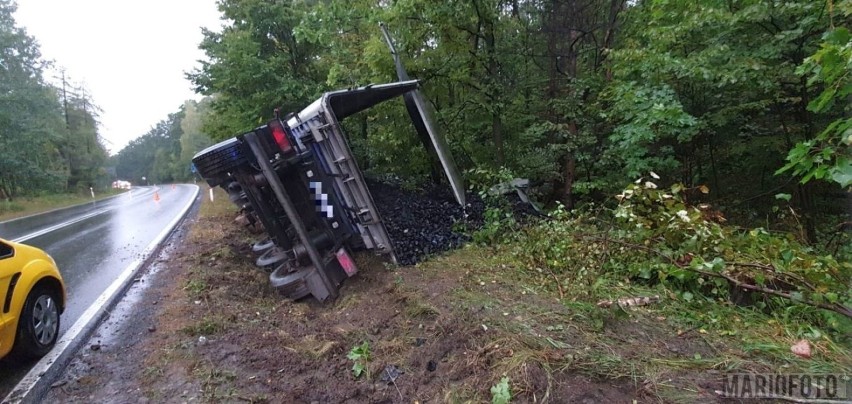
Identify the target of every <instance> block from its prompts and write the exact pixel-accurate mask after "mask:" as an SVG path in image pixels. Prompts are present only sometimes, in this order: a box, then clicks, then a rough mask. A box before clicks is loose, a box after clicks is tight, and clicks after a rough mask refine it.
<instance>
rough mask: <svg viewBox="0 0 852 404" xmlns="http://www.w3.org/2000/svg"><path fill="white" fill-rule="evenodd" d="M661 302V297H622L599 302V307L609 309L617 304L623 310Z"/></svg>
mask: <svg viewBox="0 0 852 404" xmlns="http://www.w3.org/2000/svg"><path fill="white" fill-rule="evenodd" d="M659 301H660V295H654V296H639V297H622V298H620V299H617V300H601V301H599V302H598V307H602V308H608V307H612V305H613V304H617V305H618V306H619V307H621V308H627V307H639V306H647V305H649V304H651V303H656V302H659Z"/></svg>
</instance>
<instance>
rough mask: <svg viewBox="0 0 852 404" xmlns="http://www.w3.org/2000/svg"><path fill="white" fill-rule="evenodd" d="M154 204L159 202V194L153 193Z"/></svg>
mask: <svg viewBox="0 0 852 404" xmlns="http://www.w3.org/2000/svg"><path fill="white" fill-rule="evenodd" d="M154 202H160V193H159V192H157V191H154Z"/></svg>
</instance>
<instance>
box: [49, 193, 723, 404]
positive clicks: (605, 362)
mask: <svg viewBox="0 0 852 404" xmlns="http://www.w3.org/2000/svg"><path fill="white" fill-rule="evenodd" d="M205 212H206V211H205V210H204V209H202V215H201V217H200V218H199V219H198V220H196V221H194V222H190V223H189V224H188V226H190V227H191V229H190V230H189V233H188V235H187V236H186V237H183V236H180V237H178V239H177V240H173V244H174V246H173V248H170V249H167V251H166V252H165V254H164V255H163V256H161V257H160V259H159V260H158V262H157V263H156V264H155V265H154V266H153V269H152V270H151V273H149V274H147V275H145V276H144V277H143V278H141V279H140V281H139V282H138V285H137V286H136V287H134V288H133V290H132V291H131V293H130V297H129V298H128V299H125V300H126V301H125V302H123V303H122V304H121V305H120V307H119V308H117V310H116V311H115V312H114V313H112V315H111V317H110V319H109V320H108V321H107V322H106V323H105V324H104V325H103V326H102V327H101V328H100V329H99V331H98V332H97V333H96V335H95V336H94V337H92V340H91V341H90V343H89V344H88V345H87V346H86V348H85V349H83V350H82V351H81V352H79V353H78V354H77V356H76V357H75V358H74V360H73V361H72V363H71V365H70V366H69V368H68V369H67V371H66V372H65V373H64V374H63V375H62V376H61V378H60V379H59V380H57V381H56V383H54V385H53V387H52V389H51V391H50V392H49V395H48V396H47V397H46V398H45V402H81V403H82V402H85V403H91V402H123V403H126V402H195V401H202V402H237V401H246V402H274V403H291V402H295V403H341V402H344V403H346V402H348V403H412V402H420V403H427V402H429V403H431V402H491V400H492V395H494V394H499V388H498V387H496V385H498V384H499V383H500V381H501V379H502V378H503V377H507V378H508V380H509V381H510V383H509V385H508V386H509V391H510V393H511V396H512V398H513V402H555V403H561V402H631V401H633V400H638V401H640V402H642V401H658V400H659V399H660V397H659V396H658V395H656V393H655V392H654V386H653V385H652V384H648V383H644V384H643V383H636V382H634V379H633V378H631V377H630V376H631V375H630V371H629V366H625V363H627V362H629V359H630V358H631V357H633V358H636V357H640V356H644V355H645V354H646V353H648V354H651V355H654V356H656V357H661V358H671V359H672V360H678V358H692V357H696V356H697V355H704V356H705V357H711V356H713V355H714V353H713V351H712V350H711V348H710V347H708V345H707V344H705V343H704V342H703V340H701V339H697V338H696V339H693V338H691V337H689V338H678V337H676V332H675V331H674V330H672V329H668V328H666V327H664V326H661V325H660V324H659V321H658V320H659V319H657V320H655V319H654V318H653V317H648V318H646V317H639V318H638V319H630V318H628V319H618V318H609V317H606V316H604V317H600V316H597V315H595V314H594V313H592V312H582V311H577V310H572V309H570V308H569V306H566V305H564V304H559V303H557V302H556V299H554V298H553V297H552V296H550V297H548V296H545V295H540V294H537V293H535V292H533V291H532V290H531V289H527V288H526V287H524V286H523V285H520V284H518V283H517V282H515V280H513V279H512V278H511V277H510V276H504V274H501V273H500V272H501V270H500V267H499V266H497V267H487V266H483V265H482V263H483V262H488V261H487V260H488V257H487V256H488V250H487V249H482V248H463V249H462V250H459V251H457V252H455V253H453V254H451V255H449V256H444V257H438V258H436V259H433V260H430V261H429V262H428V263H425V264H423V265H421V266H417V267H406V268H396V269H394V268H390V267H389V266H387V265H386V264H384V263H382V262H379V261H377V260H376V259H373V258H371V257H366V256H362V257H359V259H358V262H359V264H360V268H361V273H360V274H358V275H357V276H356V277H354V278H352V279H349V280H348V281H347V282H346V284H345V285H344V287H343V288H342V290H341V292H340V297H339V298H338V299H337V300H336V301H334V302H331V303H326V304H318V303H316V302H313V301H303V302H295V303H294V302H290V301H287V300H285V299H283V298H282V297H280V296H279V295H277V294H276V293H275V291H273V290H271V289H270V288H269V287H268V286H267V285H268V282H267V281H266V276H267V275H266V274H265V273H264V272H262V271H261V270H258V269H257V268H255V267H254V266H253V265H252V264H251V262H252V261H253V257H252V256H251V252H250V248H249V246H250V243H251V242H253V241H255V240H256V239H258V238H259V236H258V235H254V234H250V233H248V232H247V231H245V230H244V229H241V228H239V227H238V226H236V225H234V224H233V223H232V220H231V219H232V218H233V213H230V212H227V211H223V212H218V213H216V212H212V213H211V212H209V211H207V212H206V213H205ZM143 285H144V287H142V286H143ZM528 290H529V291H530V293H528ZM575 320H576V322H575ZM598 320H599V321H598ZM646 320H647V321H646ZM588 327H592V328H594V330H590V329H589V328H588ZM649 341H650V342H649ZM365 342H366V344H365ZM356 346H361V347H362V348H363V347H366V350H364V349H362V350H361V351H360V352H359V351H354V348H355V347H356ZM714 349H715V348H714ZM365 351H366V352H365ZM644 351H648V352H644ZM356 364H360V365H363V367H364V368H365V369H364V371H363V372H362V373H361V375H360V376H359V377H356V376H355V374H354V373H353V366H354V365H356ZM675 371H677V370H675ZM669 375H672V374H671V373H670V374H669ZM705 376H706V375H705ZM661 377H663V378H665V377H666V373H661ZM680 380H681V381H677V382H671V380H669V383H670V384H672V383H674V384H678V383H686V384H688V385H689V386H691V387H689V388H687V390H690V391H692V392H694V393H696V394H693V393H690V398H691V399H702V398H703V399H712V394H709V393H706V392H705V391H711V390H709V389H710V388H712V385H708V386H707V389H706V390H705V389H703V388H702V387H700V383H697V382H696V383H693V381H694V380H696V379H694V378H690V376H689V375H686V374H683V373H682V374H680ZM711 384H712V383H711ZM696 385H699V386H698V387H696ZM495 389H496V390H495Z"/></svg>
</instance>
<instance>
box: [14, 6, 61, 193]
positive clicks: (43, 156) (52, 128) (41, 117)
mask: <svg viewBox="0 0 852 404" xmlns="http://www.w3.org/2000/svg"><path fill="white" fill-rule="evenodd" d="M15 9H16V6H15V3H13V2H11V1H9V0H0V149H2V150H3V152H2V153H0V198H3V199H11V198H13V197H15V196H16V195H18V194H19V193H21V192H24V191H25V190H27V189H28V190H29V192H37V191H39V190H51V191H60V190H62V189H63V185H64V176H65V175H67V173H65V172H63V164H61V159H60V158H59V147H58V144H59V142H60V141H61V137H60V135H61V134H62V133H63V129H62V121H61V115H60V109H59V104H58V102H57V98H56V94H55V93H54V92H53V90H52V89H51V88H50V87H49V86H48V85H46V84H45V83H44V79H43V77H42V71H43V69H44V65H45V62H43V61H42V60H41V54H40V52H39V48H38V45H37V44H36V42H35V40H34V39H33V38H32V37H30V36H28V35H27V34H26V32H25V31H24V29H23V28H19V27H17V26H16V24H15V20H14V18H13V17H12V14H13V13H14V11H15Z"/></svg>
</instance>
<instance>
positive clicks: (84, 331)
mask: <svg viewBox="0 0 852 404" xmlns="http://www.w3.org/2000/svg"><path fill="white" fill-rule="evenodd" d="M198 192H199V188H198V186H195V192H194V193H193V194H192V197H191V198H190V199H189V202H187V204H186V206H184V208H183V209H182V210H181V211H180V213H179V214H178V215H177V216H175V218H174V219H173V220H172V221H171V223H169V224H168V225H167V226H166V227H165V228H164V229H163V231H162V232H160V234H159V235H157V237H156V238H154V240H153V241H151V243H150V244H148V246H147V247H145V250H143V251H142V258H138V259H136V260H134V261H133V262H131V263H130V265H128V266H127V267H126V268H125V269H124V270H123V271H122V272H121V274H120V275H119V276H118V278H117V279H116V280H115V281H113V282H112V284H111V285H109V287H108V288H107V289H106V290H104V292H103V293H101V295H100V296H98V298H97V299H96V300H95V301H94V303H92V305H91V306H89V308H88V309H86V311H85V312H84V313H83V314H82V315H81V316H80V318H79V319H77V321H76V322H75V323H74V325H72V326H71V328H70V329H68V331H67V332H66V333H65V335H63V336H62V338H61V339H60V340H59V341H57V342H56V346H55V347H53V350H51V351H50V353H48V354H47V355H46V356H45V357H44V358H41V360H40V361H39V362H38V363H36V365H35V366H33V368H32V369H30V371H29V372H28V373H27V375H26V376H24V378H23V379H21V381H20V382H18V384H17V385H16V386H15V388H14V389H13V390H12V391H11V392H9V394H8V395H7V396H6V398H4V399H3V401H2V404H11V403H22V402H35V401H36V400H37V399H39V398H40V397H33V396H31V394H32V393H33V391H34V390H35V388H36V386H37V385H38V384H39V382H40V381H42V380H43V377H44V376H48V372H51V371H53V372H55V371H57V370H58V369H59V368H61V367H64V366H66V365H67V362H68V361H70V360H71V356H72V354H73V352H70V351H68V349H69V348H70V347H72V345H73V346H74V348H75V349H76V348H78V347H79V344H80V343H81V342H82V339H85V338H86V337H88V334H90V333H91V332H92V331H94V328H95V327H94V326H93V324H95V323H97V322H100V320H101V319H102V318H103V316H104V315H106V314H108V311H107V310H108V309H110V308H111V307H112V306H113V305H114V304H115V303H116V302H117V300H118V299H117V297H118V294H119V292H122V291H123V290H124V289H125V287H126V286H127V283H128V281H129V280H130V278H131V277H132V276H133V275H134V274H135V273H136V271H137V270H138V269H139V268H140V267H141V266H142V264H144V263H145V261H146V260H147V259H148V257H149V256H150V254H151V253H153V252H154V251H156V250H157V248H158V246H159V245H160V243H162V242H163V240H165V239H166V237H168V235H169V234H171V232H172V230H174V228H175V226H177V224H178V223H180V221H181V220H182V219H183V218H184V216H186V213H187V212H188V211H189V209H190V208H191V207H192V204H193V203H194V202H195V199H196V198H197V197H198ZM78 337H79V340H78ZM48 379H50V378H48ZM47 387H48V386H41V388H40V389H44V390H45V391H46V388H47ZM41 393H42V394H43V393H44V391H43V392H41Z"/></svg>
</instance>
